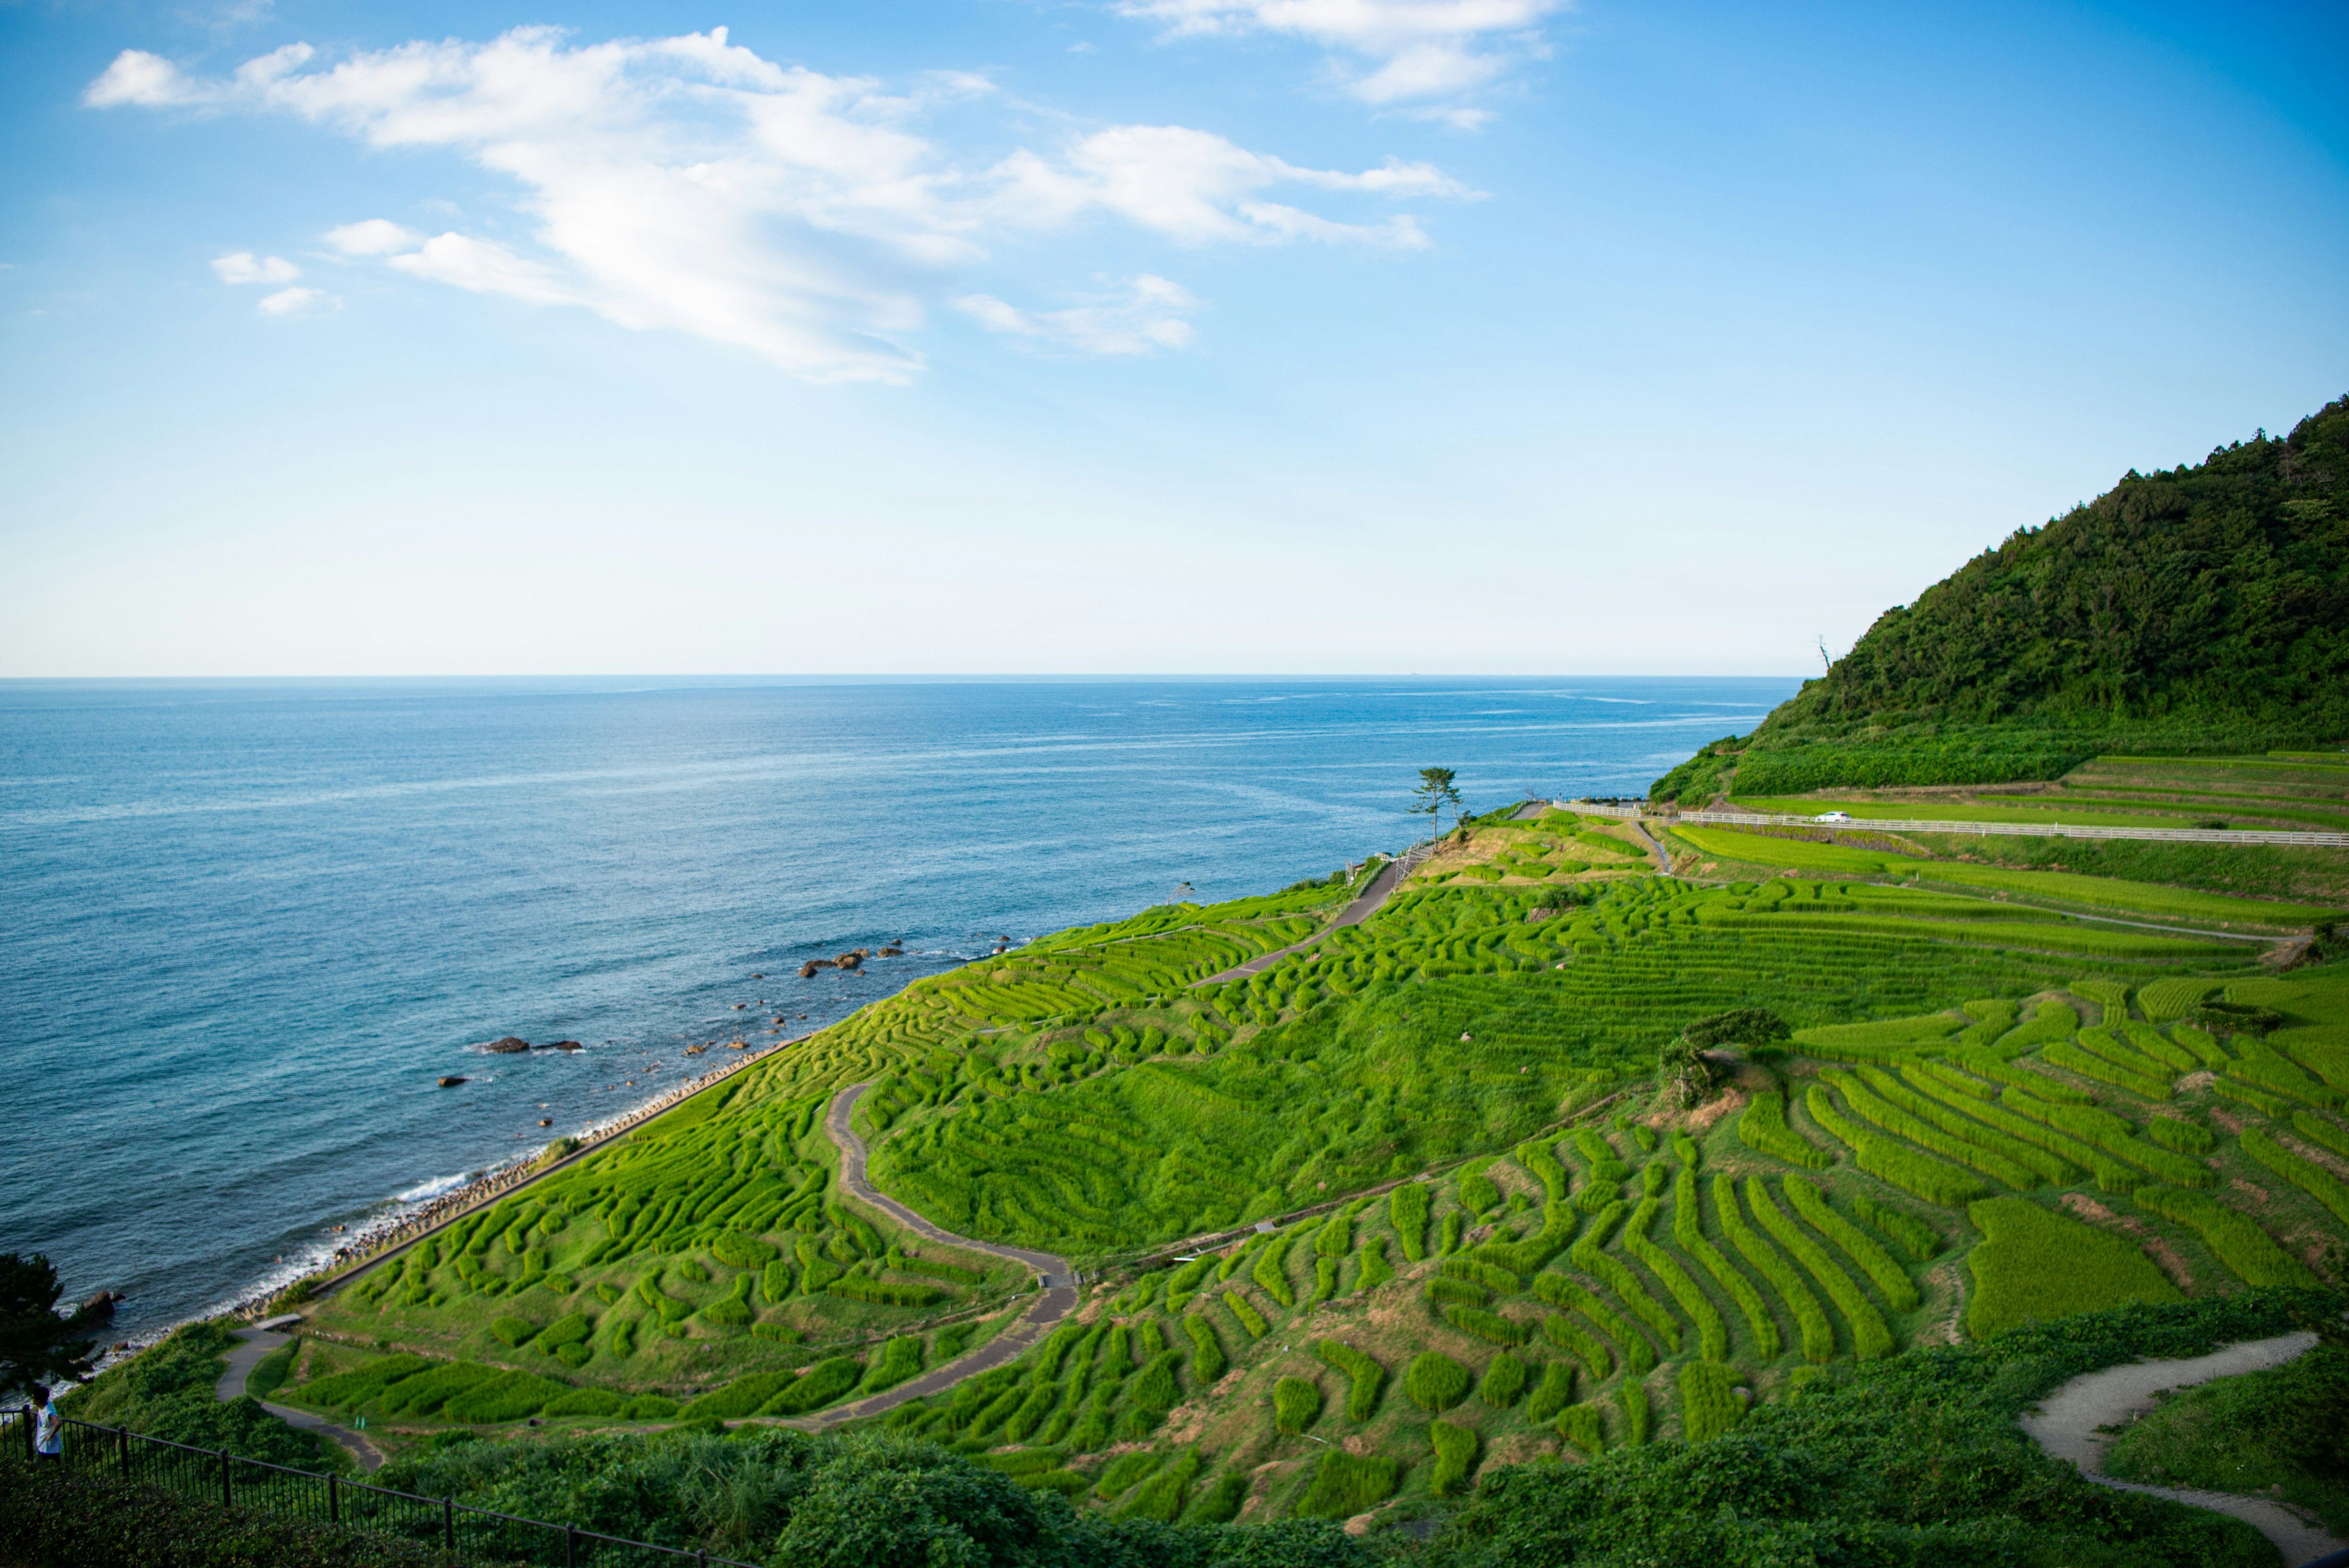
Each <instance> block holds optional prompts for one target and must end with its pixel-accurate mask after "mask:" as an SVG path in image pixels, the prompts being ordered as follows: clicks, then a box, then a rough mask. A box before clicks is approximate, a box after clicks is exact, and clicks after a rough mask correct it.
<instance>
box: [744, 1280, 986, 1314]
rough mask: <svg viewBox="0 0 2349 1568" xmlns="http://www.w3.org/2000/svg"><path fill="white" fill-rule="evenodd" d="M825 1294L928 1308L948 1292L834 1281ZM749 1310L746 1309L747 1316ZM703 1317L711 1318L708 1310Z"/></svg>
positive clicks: (928, 1287)
mask: <svg viewBox="0 0 2349 1568" xmlns="http://www.w3.org/2000/svg"><path fill="white" fill-rule="evenodd" d="M823 1290H824V1294H826V1295H833V1296H845V1297H847V1298H848V1299H849V1300H851V1301H860V1302H873V1303H877V1304H879V1305H882V1306H903V1307H917V1306H927V1305H929V1304H930V1303H932V1302H935V1301H939V1300H942V1299H943V1298H944V1297H945V1295H946V1292H944V1291H942V1290H940V1289H938V1288H937V1286H936V1285H901V1284H899V1283H897V1282H895V1281H894V1280H864V1279H846V1280H834V1281H833V1282H832V1283H830V1284H828V1285H826V1286H824V1287H823ZM748 1310H749V1309H748V1308H745V1309H744V1311H745V1314H746V1315H747V1313H748ZM702 1315H703V1316H704V1317H707V1316H709V1311H708V1309H706V1308H705V1309H704V1310H703V1313H702Z"/></svg>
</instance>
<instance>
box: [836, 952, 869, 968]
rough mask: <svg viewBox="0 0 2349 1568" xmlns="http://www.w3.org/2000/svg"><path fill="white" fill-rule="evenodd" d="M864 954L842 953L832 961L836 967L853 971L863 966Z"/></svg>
mask: <svg viewBox="0 0 2349 1568" xmlns="http://www.w3.org/2000/svg"><path fill="white" fill-rule="evenodd" d="M864 956H865V955H864V954H863V953H862V952H853V953H843V954H841V955H840V956H839V957H838V958H836V959H834V960H833V963H834V964H835V965H837V966H838V967H840V968H842V969H844V970H848V971H852V972H853V971H855V970H857V969H858V968H860V967H862V966H863V964H864Z"/></svg>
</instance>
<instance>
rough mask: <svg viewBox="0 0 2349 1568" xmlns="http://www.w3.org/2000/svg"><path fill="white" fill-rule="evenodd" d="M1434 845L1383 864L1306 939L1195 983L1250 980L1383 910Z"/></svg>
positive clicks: (1205, 983)
mask: <svg viewBox="0 0 2349 1568" xmlns="http://www.w3.org/2000/svg"><path fill="white" fill-rule="evenodd" d="M1433 849H1434V846H1433V845H1426V844H1423V845H1415V846H1413V847H1412V848H1410V849H1408V850H1405V851H1404V852H1403V857H1402V859H1400V860H1390V861H1388V862H1387V863H1386V864H1385V865H1384V866H1381V867H1379V874H1378V875H1377V876H1375V877H1371V885H1370V886H1369V887H1367V888H1363V889H1362V890H1361V893H1360V894H1358V895H1357V896H1356V897H1355V899H1354V901H1353V902H1352V903H1350V904H1349V905H1347V906H1346V908H1345V910H1344V912H1343V913H1341V914H1340V915H1339V917H1338V918H1337V919H1334V920H1332V921H1330V924H1329V925H1327V926H1325V927H1323V928H1322V929H1320V930H1318V931H1316V932H1314V933H1313V934H1312V935H1311V936H1309V937H1308V938H1306V939H1305V940H1303V941H1301V942H1291V943H1289V944H1288V946H1287V947H1285V948H1276V949H1275V950H1272V951H1271V952H1268V953H1265V954H1262V955H1261V956H1259V957H1257V958H1252V959H1250V960H1248V961H1247V962H1246V963H1244V964H1236V965H1234V966H1233V967H1232V968H1230V969H1227V970H1225V971H1223V972H1222V973H1220V974H1211V975H1209V976H1208V977H1207V978H1206V979H1205V980H1200V981H1192V983H1193V984H1194V985H1213V984H1215V983H1216V981H1221V980H1246V979H1247V978H1248V977H1249V976H1250V975H1258V974H1262V973H1263V972H1264V971H1267V970H1268V969H1270V968H1271V967H1272V966H1273V965H1275V964H1277V963H1278V962H1279V961H1281V960H1283V959H1285V958H1287V957H1288V955H1289V954H1291V953H1297V952H1303V951H1304V950H1306V949H1307V948H1309V947H1313V946H1315V945H1316V944H1318V943H1319V942H1320V941H1322V940H1324V939H1326V938H1327V937H1328V936H1329V935H1330V932H1331V931H1334V930H1336V929H1339V928H1340V927H1341V926H1359V925H1361V923H1362V922H1363V921H1364V920H1367V919H1370V918H1371V916H1372V915H1375V914H1377V913H1378V912H1379V909H1380V906H1381V905H1383V904H1384V903H1385V902H1386V901H1387V900H1388V899H1389V898H1392V897H1393V896H1394V890H1395V889H1396V888H1400V887H1402V879H1403V878H1404V877H1408V876H1410V875H1411V874H1412V871H1413V868H1414V867H1417V866H1418V865H1419V863H1420V862H1421V861H1423V860H1424V859H1426V858H1427V857H1428V856H1429V854H1431V853H1432V852H1433Z"/></svg>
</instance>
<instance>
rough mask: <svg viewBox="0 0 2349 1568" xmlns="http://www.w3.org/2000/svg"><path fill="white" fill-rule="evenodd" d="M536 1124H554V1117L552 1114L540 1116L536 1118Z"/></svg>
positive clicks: (545, 1125)
mask: <svg viewBox="0 0 2349 1568" xmlns="http://www.w3.org/2000/svg"><path fill="white" fill-rule="evenodd" d="M538 1125H539V1126H541V1127H553V1126H554V1117H553V1116H541V1117H539V1118H538Z"/></svg>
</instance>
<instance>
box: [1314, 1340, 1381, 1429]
mask: <svg viewBox="0 0 2349 1568" xmlns="http://www.w3.org/2000/svg"><path fill="white" fill-rule="evenodd" d="M1313 1354H1314V1355H1318V1356H1319V1357H1320V1358H1321V1359H1322V1361H1323V1362H1324V1363H1326V1364H1327V1365H1329V1366H1333V1367H1335V1368H1336V1369H1337V1370H1339V1371H1340V1372H1342V1373H1344V1374H1345V1375H1346V1377H1347V1380H1348V1388H1347V1392H1346V1418H1347V1419H1348V1420H1350V1421H1367V1420H1369V1419H1370V1418H1371V1416H1372V1415H1373V1414H1375V1413H1376V1412H1377V1410H1378V1407H1379V1393H1380V1390H1381V1389H1382V1388H1384V1387H1385V1386H1386V1380H1387V1369H1386V1368H1385V1367H1383V1366H1380V1365H1379V1364H1378V1362H1377V1360H1376V1359H1374V1358H1373V1357H1371V1355H1368V1354H1367V1353H1365V1352H1363V1351H1360V1350H1357V1349H1355V1348H1354V1347H1353V1346H1352V1345H1344V1344H1340V1342H1339V1341H1337V1340H1334V1339H1325V1340H1323V1341H1322V1342H1321V1343H1320V1344H1319V1345H1315V1346H1314V1347H1313Z"/></svg>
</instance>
